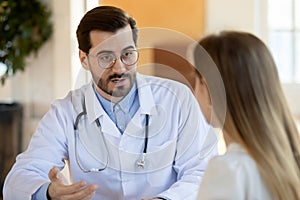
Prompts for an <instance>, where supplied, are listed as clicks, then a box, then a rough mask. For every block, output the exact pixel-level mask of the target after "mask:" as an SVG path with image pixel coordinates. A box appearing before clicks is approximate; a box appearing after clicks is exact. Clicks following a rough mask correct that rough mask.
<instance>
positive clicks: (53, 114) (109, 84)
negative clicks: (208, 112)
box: [3, 6, 217, 200]
mask: <svg viewBox="0 0 300 200" xmlns="http://www.w3.org/2000/svg"><path fill="white" fill-rule="evenodd" d="M77 38H78V42H79V57H80V60H81V63H82V66H83V67H84V68H85V69H86V70H88V71H90V72H91V75H92V80H93V81H92V82H91V83H90V84H87V85H85V86H83V87H81V88H80V89H78V90H74V91H70V92H69V94H68V95H67V96H66V97H65V98H64V99H60V100H56V101H54V103H53V104H52V105H51V108H50V110H49V111H48V112H47V113H46V115H45V116H44V117H43V119H42V120H41V122H40V124H39V126H38V128H37V130H36V132H35V133H34V135H33V136H32V139H31V141H30V144H29V146H28V149H27V150H26V151H25V152H24V153H22V154H20V155H19V156H18V157H17V159H16V163H15V164H14V166H13V168H12V169H11V171H10V173H9V174H8V176H7V178H6V181H5V185H4V189H3V193H4V199H6V200H14V199H16V200H20V199H22V200H26V199H38V200H42V199H52V200H59V199H72V200H77V199H78V200H79V199H80V200H82V199H84V200H87V199H96V200H100V199H101V200H105V199H114V200H118V199H134V200H136V199H172V200H183V199H196V196H197V191H198V186H199V184H200V181H201V178H202V175H203V173H204V170H205V168H206V165H207V162H208V160H209V159H210V158H211V157H212V156H214V155H215V154H216V153H217V150H216V138H215V137H212V135H213V134H212V133H209V131H210V127H209V126H208V125H207V123H206V121H205V119H204V117H203V115H202V113H201V111H200V109H199V106H198V104H197V102H196V100H195V98H194V96H193V94H192V93H191V91H190V90H189V89H188V88H187V87H186V86H185V85H183V84H181V83H178V82H175V81H171V80H167V79H162V78H157V77H151V76H143V75H141V74H138V73H137V72H136V67H137V66H136V63H137V61H138V51H137V47H136V43H137V28H136V26H135V21H134V20H133V19H132V18H131V17H128V15H127V14H126V13H125V12H124V11H123V10H121V9H119V8H116V7H111V6H100V7H97V8H94V9H92V10H90V11H89V12H87V13H86V14H85V16H84V17H83V18H82V20H81V22H80V24H79V26H78V29H77ZM66 163H68V165H69V169H70V177H71V183H66V182H65V180H64V178H62V176H61V173H60V170H61V169H62V168H64V166H65V165H66Z"/></svg>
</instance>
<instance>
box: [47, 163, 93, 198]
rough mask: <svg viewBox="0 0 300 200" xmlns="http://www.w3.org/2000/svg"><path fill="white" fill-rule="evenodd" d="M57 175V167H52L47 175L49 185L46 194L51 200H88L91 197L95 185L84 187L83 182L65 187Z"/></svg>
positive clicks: (84, 183)
mask: <svg viewBox="0 0 300 200" xmlns="http://www.w3.org/2000/svg"><path fill="white" fill-rule="evenodd" d="M59 173H60V172H59V170H58V168H57V167H53V168H52V169H51V170H50V171H49V173H48V177H49V179H50V181H51V183H50V185H49V187H48V192H47V194H49V197H50V198H51V200H62V199H63V200H68V199H70V200H71V199H72V200H89V199H91V198H92V197H93V195H94V193H95V191H96V189H97V185H95V184H90V185H86V182H85V181H80V182H77V183H74V184H71V185H65V184H64V180H63V179H62V178H63V177H60V176H59Z"/></svg>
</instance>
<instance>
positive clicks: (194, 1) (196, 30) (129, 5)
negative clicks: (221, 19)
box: [100, 0, 204, 39]
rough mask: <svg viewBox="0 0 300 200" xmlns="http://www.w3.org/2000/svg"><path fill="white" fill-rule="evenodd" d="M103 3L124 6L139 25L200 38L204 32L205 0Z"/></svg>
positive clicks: (107, 1) (112, 0) (147, 0)
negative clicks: (170, 30)
mask: <svg viewBox="0 0 300 200" xmlns="http://www.w3.org/2000/svg"><path fill="white" fill-rule="evenodd" d="M100 2H101V5H114V6H117V7H121V8H123V9H124V10H125V11H126V12H127V13H129V15H131V16H132V17H134V18H135V19H136V21H137V26H138V27H139V28H142V27H162V28H168V29H172V30H176V31H179V32H181V33H183V34H186V35H187V36H189V37H191V38H193V39H198V38H200V36H201V35H202V34H203V32H204V0H185V1H179V0H174V1H166V0H151V1H149V0H126V1H124V0H103V1H100Z"/></svg>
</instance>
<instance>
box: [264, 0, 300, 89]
mask: <svg viewBox="0 0 300 200" xmlns="http://www.w3.org/2000/svg"><path fill="white" fill-rule="evenodd" d="M268 8H269V10H268V24H269V37H268V38H269V47H270V50H271V52H272V54H273V56H274V59H275V62H276V64H277V67H278V73H279V76H280V79H281V81H282V82H283V83H300V0H285V1H282V0H268Z"/></svg>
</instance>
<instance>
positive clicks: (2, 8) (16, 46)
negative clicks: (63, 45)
mask: <svg viewBox="0 0 300 200" xmlns="http://www.w3.org/2000/svg"><path fill="white" fill-rule="evenodd" d="M50 16H51V12H50V11H49V9H48V8H47V7H46V6H45V5H43V4H42V3H41V2H40V1H39V0H28V1H24V0H20V1H16V0H0V64H1V63H2V65H3V64H4V65H6V70H5V73H4V74H3V75H2V76H1V77H0V81H1V83H2V84H4V83H5V80H6V78H7V77H8V76H9V75H13V74H15V73H16V72H17V71H19V70H21V71H23V70H24V69H25V66H26V63H25V58H26V57H27V56H29V55H30V54H31V53H32V52H34V53H37V51H38V49H39V48H40V47H41V46H42V45H43V44H44V42H45V41H46V40H48V39H49V38H50V36H51V34H52V24H51V22H50Z"/></svg>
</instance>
